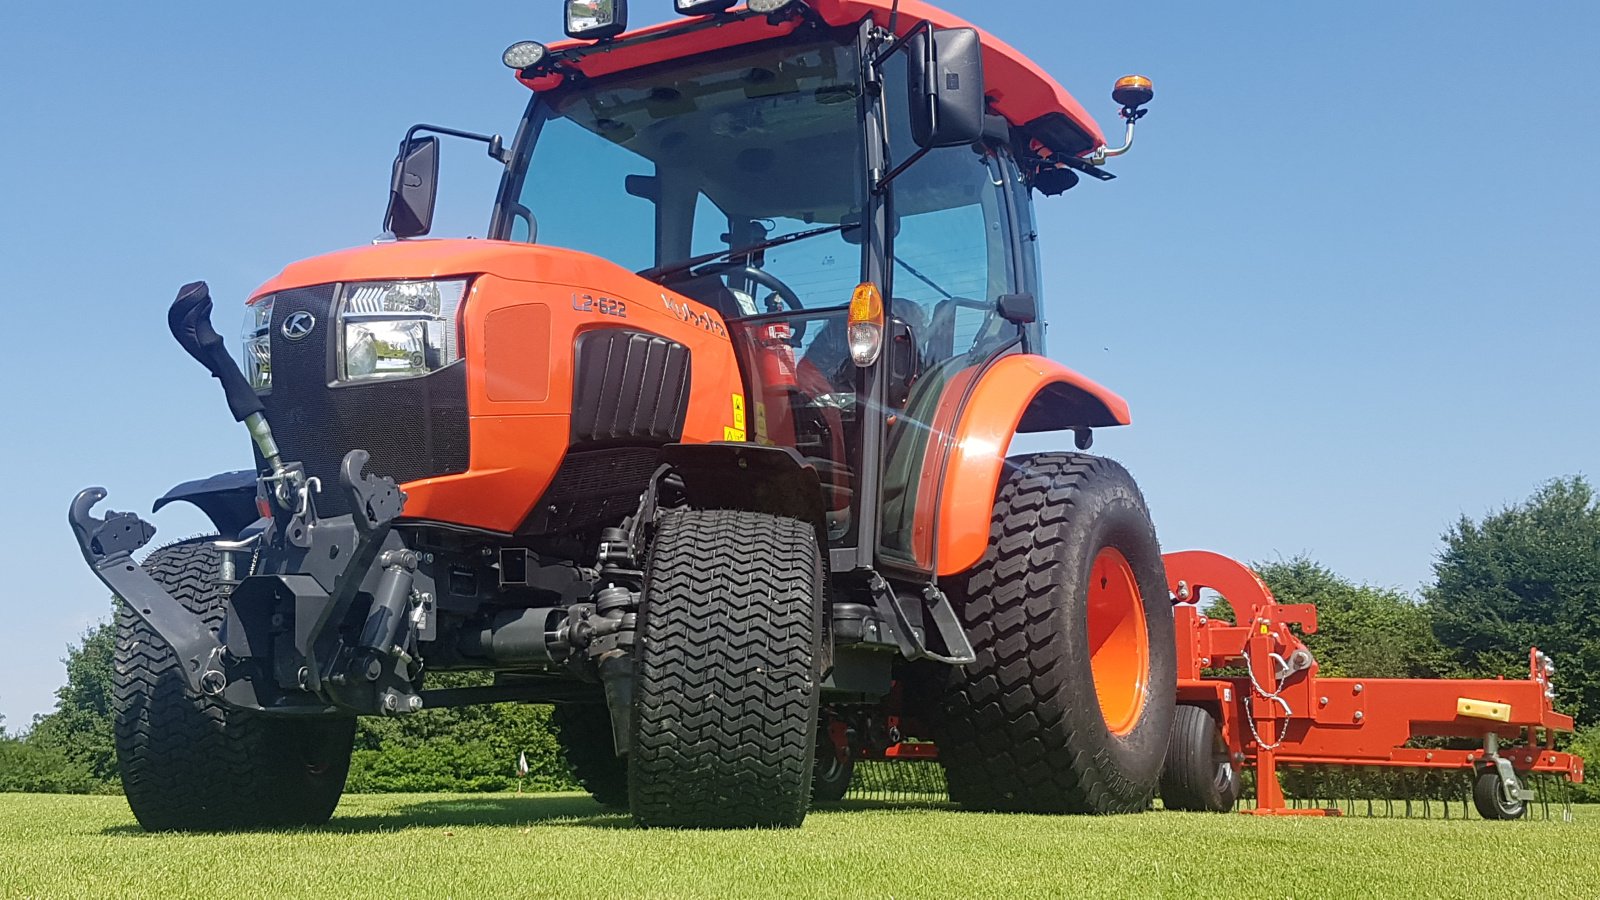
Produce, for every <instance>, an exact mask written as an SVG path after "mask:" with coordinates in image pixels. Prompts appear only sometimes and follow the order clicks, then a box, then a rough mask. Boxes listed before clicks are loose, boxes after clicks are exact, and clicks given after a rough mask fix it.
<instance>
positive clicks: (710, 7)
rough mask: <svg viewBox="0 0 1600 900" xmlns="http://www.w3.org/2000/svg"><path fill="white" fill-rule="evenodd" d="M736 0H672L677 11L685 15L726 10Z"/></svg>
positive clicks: (710, 13)
mask: <svg viewBox="0 0 1600 900" xmlns="http://www.w3.org/2000/svg"><path fill="white" fill-rule="evenodd" d="M736 2H738V0H673V5H674V6H675V7H676V8H677V10H678V12H680V13H682V14H684V15H686V16H709V15H713V14H715V13H719V12H726V11H727V10H728V9H729V8H730V7H732V6H733V4H734V3H736Z"/></svg>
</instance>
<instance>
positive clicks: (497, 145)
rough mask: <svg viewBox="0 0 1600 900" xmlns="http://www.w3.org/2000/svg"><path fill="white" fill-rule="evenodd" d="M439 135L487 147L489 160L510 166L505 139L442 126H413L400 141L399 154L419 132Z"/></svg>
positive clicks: (509, 152)
mask: <svg viewBox="0 0 1600 900" xmlns="http://www.w3.org/2000/svg"><path fill="white" fill-rule="evenodd" d="M424 131H426V132H428V133H429V134H439V135H444V136H445V137H455V138H463V139H465V140H469V141H477V142H478V143H480V144H488V145H489V158H490V159H493V160H495V161H496V162H498V163H500V164H501V165H503V166H509V165H511V151H509V150H507V149H505V139H504V138H502V137H501V136H500V135H498V134H478V133H477V132H475V131H460V130H457V129H455V128H445V127H444V126H442V125H413V126H411V127H410V128H409V129H407V130H406V136H405V138H404V139H403V140H401V141H400V149H401V152H404V151H405V148H406V147H409V146H410V145H411V141H412V140H414V139H415V138H416V136H417V135H418V134H420V133H421V132H424Z"/></svg>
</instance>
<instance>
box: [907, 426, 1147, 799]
mask: <svg viewBox="0 0 1600 900" xmlns="http://www.w3.org/2000/svg"><path fill="white" fill-rule="evenodd" d="M949 594H950V598H951V600H952V601H953V602H954V603H955V605H956V607H957V608H958V609H959V610H960V615H961V618H962V621H963V624H964V625H965V626H966V628H967V634H968V636H969V638H970V639H971V641H972V645H973V649H974V650H975V651H976V653H977V657H978V658H977V662H975V663H973V664H972V665H969V666H966V667H964V668H958V669H951V670H950V671H949V673H948V675H947V676H946V680H945V682H944V687H943V698H942V702H941V703H940V705H939V709H938V714H937V715H936V716H935V717H934V722H935V729H936V732H937V740H938V743H939V750H940V760H941V761H942V762H943V764H944V767H945V774H946V778H947V780H948V783H949V786H950V799H952V800H954V801H956V802H958V803H961V804H962V805H964V806H967V807H970V808H975V809H986V810H1000V811H1014V812H1036V813H1126V812H1138V811H1142V810H1144V809H1146V808H1148V807H1149V804H1150V800H1151V797H1152V796H1153V795H1154V793H1155V789H1156V783H1157V781H1158V779H1159V778H1160V774H1161V762H1162V759H1163V758H1164V757H1165V756H1166V753H1167V743H1168V738H1169V735H1170V732H1171V728H1172V718H1173V708H1174V706H1175V704H1176V698H1177V659H1176V656H1177V651H1176V647H1175V644H1174V638H1173V621H1172V602H1171V598H1170V596H1169V594H1168V593H1167V584H1166V572H1165V569H1164V567H1163V566H1162V562H1161V549H1160V547H1159V545H1158V544H1157V543H1156V535H1155V529H1154V528H1153V527H1152V526H1151V524H1150V515H1149V513H1148V512H1147V510H1146V508H1145V503H1144V498H1143V496H1142V495H1141V494H1140V493H1139V489H1138V487H1137V486H1136V485H1135V484H1134V482H1133V478H1132V477H1131V476H1129V475H1128V473H1127V471H1126V470H1124V469H1123V468H1122V467H1121V466H1120V465H1118V464H1116V463H1114V462H1111V461H1110V460H1106V459H1100V458H1097V457H1093V456H1085V455H1082V454H1066V453H1053V454H1041V455H1037V456H1025V457H1018V458H1015V459H1012V460H1010V461H1008V466H1007V474H1006V476H1005V477H1004V478H1003V479H1002V482H1001V485H1000V489H999V492H998V496H997V497H996V500H995V506H994V515H993V518H992V520H991V530H990V538H989V548H988V551H987V552H986V553H985V554H984V556H983V559H982V560H980V561H979V563H978V564H977V566H975V567H974V568H973V569H972V570H971V571H969V572H967V573H965V574H964V575H963V576H961V577H960V578H958V579H954V580H953V581H952V582H951V584H950V588H949Z"/></svg>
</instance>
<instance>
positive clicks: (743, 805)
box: [628, 510, 825, 828]
mask: <svg viewBox="0 0 1600 900" xmlns="http://www.w3.org/2000/svg"><path fill="white" fill-rule="evenodd" d="M822 560H823V557H822V549H821V547H820V546H818V543H817V532H816V529H815V528H814V527H813V526H812V525H810V524H809V523H806V522H801V521H797V520H795V519H788V518H783V517H781V516H772V515H765V514H761V513H750V512H735V511H725V510H724V511H698V510H674V511H671V512H668V513H666V514H665V515H663V516H662V520H661V523H660V526H659V527H658V528H657V529H656V535H655V539H654V541H653V543H652V544H651V548H650V556H649V559H648V560H647V561H646V563H645V581H644V591H643V594H642V597H641V602H640V604H639V606H640V608H639V645H638V650H637V653H638V668H637V680H636V683H635V687H634V706H633V712H634V716H633V719H634V724H633V727H634V735H633V745H632V747H631V752H630V754H629V758H628V790H629V795H630V801H631V802H630V805H631V806H632V809H633V816H634V818H635V819H636V820H637V821H638V822H639V823H640V824H641V825H645V826H661V827H673V828H761V827H765V828H796V827H799V825H800V823H801V822H803V821H804V820H805V817H806V809H807V807H808V806H809V805H810V799H811V776H812V768H813V766H814V765H815V762H816V759H815V756H816V736H817V715H818V699H819V697H820V679H819V677H818V673H817V671H816V666H817V659H818V656H819V649H820V648H819V641H820V640H821V636H822V603H821V601H822V596H823V586H824V583H825V582H824V580H823V579H824V577H825V575H824V567H823V561H822Z"/></svg>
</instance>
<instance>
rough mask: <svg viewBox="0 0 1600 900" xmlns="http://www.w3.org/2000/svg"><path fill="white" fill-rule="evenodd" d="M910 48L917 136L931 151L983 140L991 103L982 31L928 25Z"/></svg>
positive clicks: (913, 134) (909, 73) (908, 57)
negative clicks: (985, 82)
mask: <svg viewBox="0 0 1600 900" xmlns="http://www.w3.org/2000/svg"><path fill="white" fill-rule="evenodd" d="M906 48H907V53H906V64H907V65H906V82H907V83H908V84H909V85H910V87H911V137H912V140H914V141H916V142H917V146H918V147H922V148H923V149H925V150H937V149H939V148H941V147H961V146H965V145H967V144H975V143H977V142H978V141H980V140H982V139H983V124H984V114H985V112H986V104H985V103H984V96H983V87H984V85H983V46H982V44H981V43H980V42H979V40H978V31H977V29H975V28H946V29H940V30H926V29H925V30H923V31H920V32H918V33H917V34H915V35H914V36H912V37H911V38H910V39H909V40H908V41H907V42H906Z"/></svg>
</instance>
